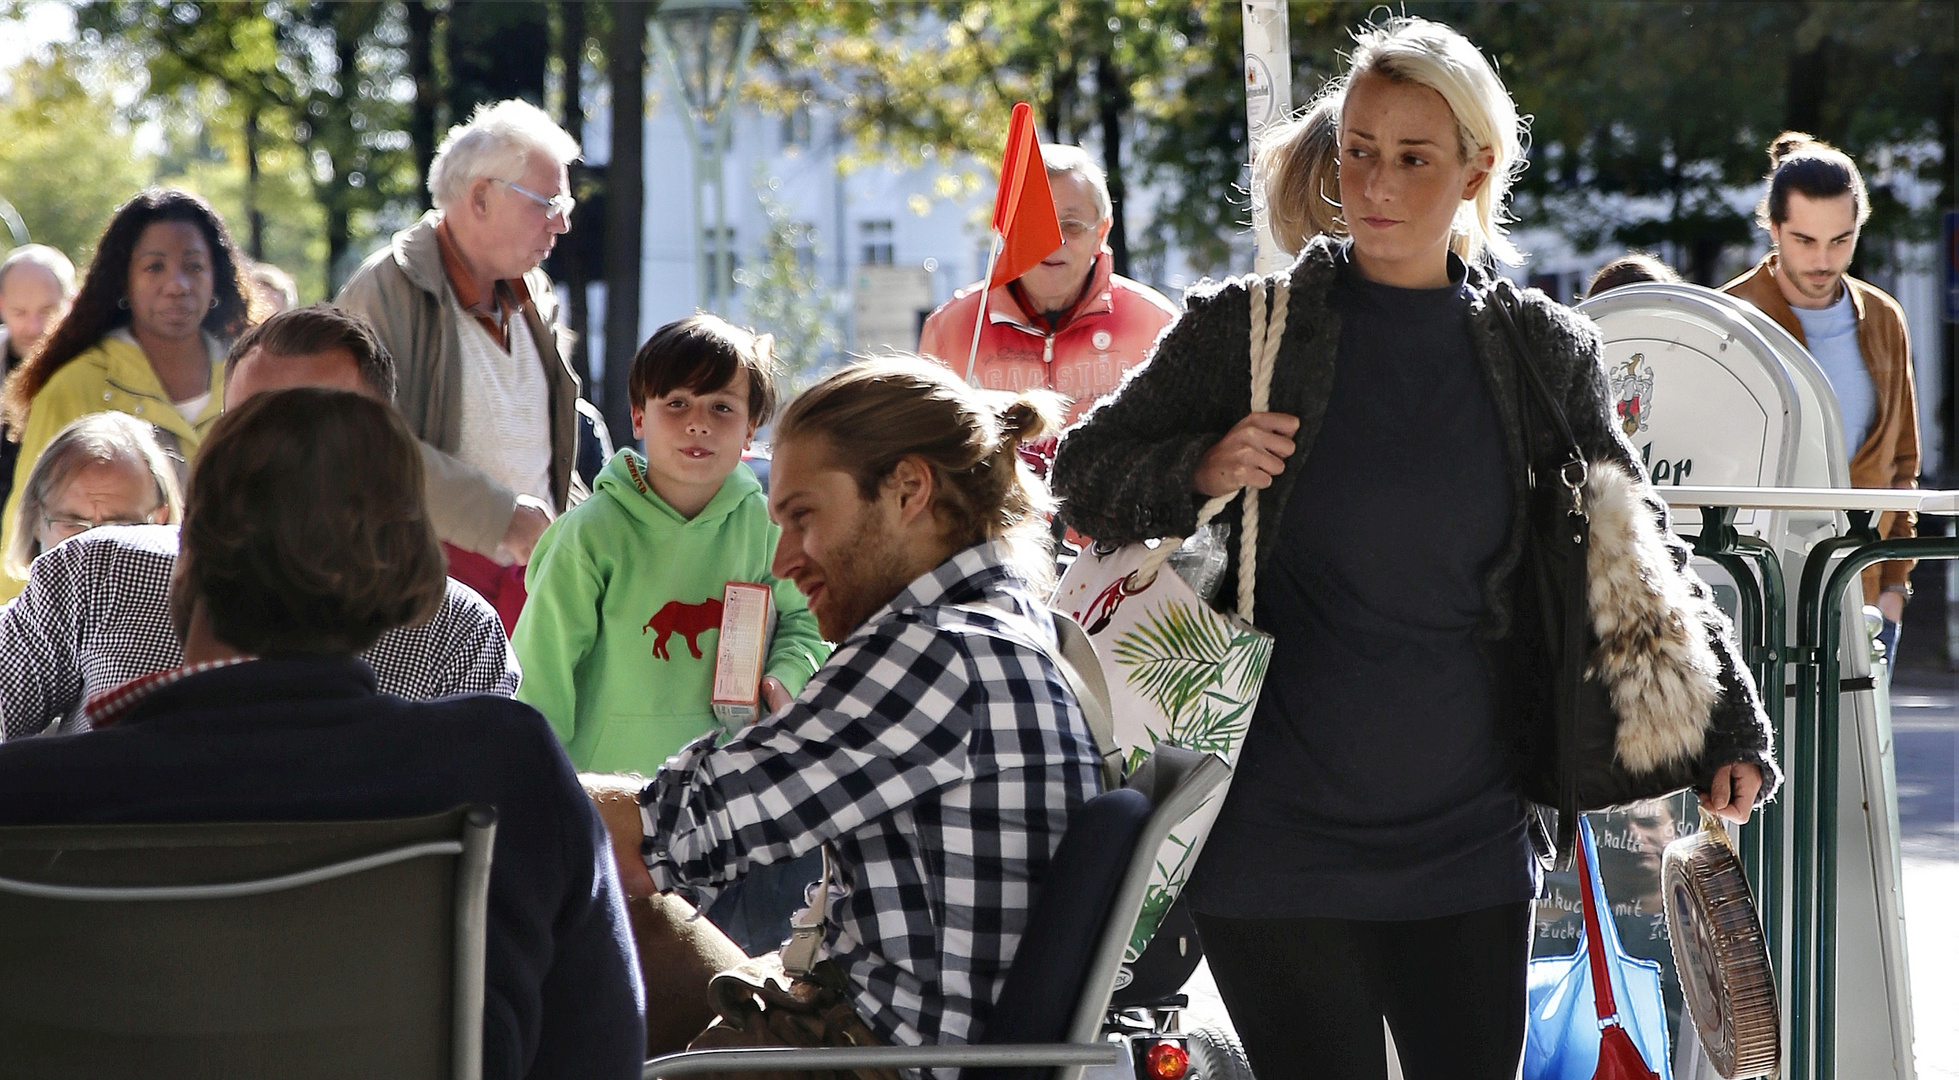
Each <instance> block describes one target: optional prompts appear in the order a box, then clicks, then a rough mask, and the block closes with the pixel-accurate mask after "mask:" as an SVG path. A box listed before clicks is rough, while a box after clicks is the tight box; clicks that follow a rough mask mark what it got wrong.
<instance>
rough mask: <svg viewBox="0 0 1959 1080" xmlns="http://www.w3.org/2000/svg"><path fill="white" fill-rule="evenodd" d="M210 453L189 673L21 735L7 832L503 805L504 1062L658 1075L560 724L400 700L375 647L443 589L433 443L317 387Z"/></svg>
mask: <svg viewBox="0 0 1959 1080" xmlns="http://www.w3.org/2000/svg"><path fill="white" fill-rule="evenodd" d="M206 449H207V450H208V451H209V452H208V453H206V454H204V455H202V456H200V458H199V460H198V462H197V466H196V469H195V471H194V472H193V473H192V476H191V483H190V490H189V500H188V504H187V505H186V507H185V513H184V525H183V532H182V535H183V551H182V553H181V555H180V556H179V557H178V560H177V563H176V571H175V576H174V577H173V578H172V581H171V589H170V599H171V614H172V619H173V621H174V622H175V624H176V627H177V631H178V635H179V636H180V637H181V638H182V640H183V652H184V660H185V662H186V665H187V666H185V667H182V668H178V669H175V670H172V671H166V672H162V673H159V674H156V675H152V676H148V677H146V678H143V679H139V680H137V681H136V682H133V683H130V684H128V685H126V686H124V687H122V688H121V689H119V690H116V691H114V692H112V693H109V694H105V695H102V696H101V697H99V698H97V699H95V700H94V701H91V702H90V703H89V718H90V720H91V722H92V725H93V726H94V727H95V728H97V729H98V730H97V731H94V732H92V733H90V734H88V735H83V736H78V737H71V738H50V739H29V740H24V741H21V742H15V743H9V744H6V745H4V746H0V824H41V823H57V822H72V821H79V820H84V819H86V820H93V821H149V822H194V821H249V820H286V821H300V820H315V821H320V820H324V821H334V820H359V819H368V818H377V817H397V816H408V815H416V814H426V813H433V812H437V811H440V810H445V809H448V808H450V807H454V806H456V805H459V804H463V803H489V804H491V805H493V806H495V807H496V808H497V811H498V823H497V833H496V846H495V850H494V855H493V863H492V866H493V869H492V870H491V873H490V903H489V927H488V934H487V962H486V965H485V972H484V975H485V984H486V992H485V1005H484V1017H483V1020H484V1023H483V1043H484V1053H483V1076H485V1077H524V1076H528V1077H557V1076H567V1077H568V1076H580V1077H587V1076H590V1077H622V1078H623V1077H628V1076H638V1075H639V1065H640V1060H641V1054H642V1052H643V1049H644V1042H643V1040H644V1018H643V1016H642V1014H641V1008H642V1007H641V1005H640V988H639V982H638V978H637V975H636V972H635V969H634V961H633V957H632V955H631V952H630V946H628V945H627V944H626V936H627V931H626V927H625V911H624V904H623V902H622V899H621V895H620V892H619V886H618V881H617V877H616V872H615V870H614V867H613V863H612V860H611V858H610V857H609V855H608V853H607V851H608V849H607V843H606V838H605V834H604V832H603V830H602V828H601V826H600V824H599V820H598V817H597V815H596V814H595V813H594V812H593V810H592V807H591V804H590V803H589V802H588V801H587V800H586V798H585V795H584V793H583V792H582V791H581V790H580V788H579V785H578V781H577V778H576V777H575V776H574V775H573V774H572V771H571V765H570V763H569V762H567V761H566V760H565V757H564V753H563V751H561V750H560V749H559V748H558V741H557V739H556V737H555V736H553V735H552V733H551V728H550V726H549V725H548V724H546V723H545V721H544V718H543V717H542V716H540V715H539V714H538V713H537V712H536V711H534V710H532V709H531V708H530V707H529V706H527V705H523V704H521V703H519V702H516V701H512V700H509V699H507V698H500V697H491V696H487V695H462V696H458V697H452V698H445V699H442V700H440V701H430V702H411V701H406V700H403V699H401V698H396V697H391V696H388V695H384V694H380V693H378V692H377V691H376V689H375V682H374V672H373V670H372V669H370V668H369V667H368V666H367V664H366V663H364V662H363V661H361V660H360V659H359V658H358V657H357V655H356V654H357V653H359V652H361V651H362V650H365V649H367V648H369V647H370V646H372V645H373V644H374V643H375V641H376V640H377V639H379V638H380V636H381V635H382V634H383V633H384V632H386V631H388V630H390V629H393V628H395V627H398V626H401V625H403V624H405V623H410V622H415V621H419V620H424V619H427V618H428V617H429V616H430V615H431V614H432V613H433V612H434V611H435V610H436V608H437V606H438V605H439V604H440V603H441V602H442V597H443V594H444V589H445V575H444V571H443V558H442V551H441V548H440V547H439V546H438V544H437V542H436V538H435V531H434V529H433V528H431V526H430V524H429V520H428V511H427V507H426V503H425V501H424V498H423V492H422V487H423V474H422V464H421V454H420V451H419V449H418V447H417V444H416V441H415V438H414V436H413V435H412V434H410V433H409V431H408V428H407V426H406V425H405V424H404V423H403V422H402V420H401V418H400V416H399V415H397V414H396V413H395V411H394V410H393V409H392V408H390V407H389V406H388V405H386V404H384V403H382V402H380V401H376V400H374V399H372V398H370V397H367V396H365V395H362V394H355V393H350V392H346V391H338V390H321V389H312V388H306V389H294V390H283V391H278V392H273V393H266V394H261V395H258V396H257V397H254V398H252V399H251V400H250V401H248V402H246V403H245V404H244V405H243V406H241V407H240V408H239V409H237V410H236V411H235V412H229V413H226V414H225V416H224V417H223V419H221V420H219V421H218V423H217V425H216V426H215V427H214V428H213V430H212V433H211V438H210V440H209V442H208V444H207V447H206ZM348 1037H349V1038H351V1039H357V1038H359V1037H360V1033H359V1032H350V1033H348Z"/></svg>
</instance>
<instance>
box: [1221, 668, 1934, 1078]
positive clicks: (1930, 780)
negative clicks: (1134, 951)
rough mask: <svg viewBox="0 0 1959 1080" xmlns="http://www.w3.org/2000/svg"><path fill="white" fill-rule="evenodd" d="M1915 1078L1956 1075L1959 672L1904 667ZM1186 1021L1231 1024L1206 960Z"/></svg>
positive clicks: (1898, 686) (1897, 715)
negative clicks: (1917, 669) (1950, 672)
mask: <svg viewBox="0 0 1959 1080" xmlns="http://www.w3.org/2000/svg"><path fill="white" fill-rule="evenodd" d="M1891 716H1892V720H1891V730H1892V735H1893V737H1894V739H1895V740H1896V746H1897V763H1898V821H1899V825H1900V828H1901V830H1902V837H1901V841H1900V847H1901V848H1902V850H1903V852H1904V862H1905V867H1904V869H1905V927H1906V934H1907V936H1908V939H1909V948H1910V950H1911V958H1910V963H1911V995H1912V1011H1913V1014H1914V1015H1913V1029H1914V1031H1915V1032H1916V1035H1917V1040H1918V1045H1917V1051H1918V1053H1917V1057H1918V1076H1919V1080H1959V674H1945V673H1942V672H1935V671H1916V670H1912V669H1909V668H1907V669H1905V670H1903V671H1900V672H1899V673H1898V675H1897V678H1896V679H1895V680H1894V681H1893V683H1892V687H1891ZM1184 992H1185V993H1187V994H1189V995H1190V1011H1189V1012H1187V1013H1186V1014H1185V1015H1184V1026H1185V1027H1186V1028H1194V1027H1197V1026H1198V1025H1200V1024H1204V1023H1216V1024H1220V1025H1223V1026H1226V1027H1228V1026H1229V1025H1230V1023H1231V1020H1230V1017H1229V1016H1227V1015H1226V1014H1225V1011H1224V1002H1223V1001H1222V1000H1220V999H1219V998H1218V992H1217V986H1216V984H1215V983H1214V982H1213V981H1212V979H1211V972H1210V968H1209V967H1207V966H1205V967H1199V968H1198V969H1197V972H1196V974H1195V975H1193V976H1192V977H1191V980H1190V984H1189V985H1188V986H1186V987H1185V988H1184Z"/></svg>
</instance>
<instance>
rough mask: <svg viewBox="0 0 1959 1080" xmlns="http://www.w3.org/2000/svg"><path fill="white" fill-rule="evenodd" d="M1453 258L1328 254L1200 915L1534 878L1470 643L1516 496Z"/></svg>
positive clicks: (1346, 906)
mask: <svg viewBox="0 0 1959 1080" xmlns="http://www.w3.org/2000/svg"><path fill="white" fill-rule="evenodd" d="M1451 266H1452V268H1453V270H1454V275H1453V277H1454V283H1453V284H1452V285H1450V286H1449V287H1447V288H1441V289H1399V288H1393V287H1390V286H1386V285H1378V284H1374V283H1371V282H1368V281H1365V280H1363V279H1362V278H1361V277H1360V276H1359V275H1358V274H1357V273H1355V272H1354V270H1353V267H1352V265H1351V264H1350V263H1347V262H1346V261H1345V260H1344V259H1343V260H1342V266H1341V269H1340V273H1339V277H1338V279H1337V281H1336V284H1335V286H1334V289H1333V294H1332V296H1331V297H1330V302H1331V305H1332V306H1333V308H1334V309H1335V310H1337V311H1338V312H1339V313H1340V316H1341V322H1340V339H1339V346H1338V351H1337V353H1336V354H1335V361H1334V365H1333V385H1332V392H1331V395H1330V397H1329V399H1328V401H1327V407H1326V414H1325V417H1324V419H1323V420H1322V422H1321V426H1320V430H1319V434H1318V438H1317V439H1316V440H1315V441H1314V443H1313V445H1312V448H1311V450H1310V451H1307V452H1302V453H1301V454H1299V455H1298V456H1296V457H1295V458H1294V459H1293V460H1292V461H1291V462H1289V463H1288V471H1293V470H1297V479H1296V480H1295V481H1294V483H1295V486H1294V488H1293V491H1292V497H1291V498H1290V499H1288V500H1287V501H1286V504H1285V513H1284V517H1283V519H1282V520H1281V521H1280V522H1278V523H1277V527H1278V529H1279V536H1278V543H1277V544H1276V545H1275V546H1274V548H1273V552H1272V555H1271V557H1270V559H1268V560H1267V562H1266V563H1265V565H1264V566H1263V567H1262V568H1261V570H1260V573H1259V577H1258V618H1257V622H1258V625H1259V626H1262V627H1266V628H1268V629H1270V630H1271V631H1272V632H1273V634H1274V635H1275V637H1276V641H1275V642H1274V649H1273V654H1272V666H1271V669H1270V672H1269V674H1268V675H1267V677H1266V681H1265V686H1264V690H1263V693H1262V694H1261V695H1260V697H1259V703H1258V711H1257V713H1256V715H1255V717H1254V719H1253V721H1252V724H1251V729H1250V732H1249V733H1248V734H1247V736H1246V741H1245V748H1244V751H1243V754H1242V756H1241V758H1240V760H1239V766H1238V776H1237V779H1236V780H1235V781H1234V782H1233V784H1232V787H1231V794H1230V796H1229V798H1228V799H1227V801H1226V803H1225V807H1224V809H1223V812H1222V813H1221V814H1220V816H1219V819H1218V823H1217V825H1216V827H1215V828H1214V830H1213V831H1212V834H1211V838H1210V842H1209V844H1208V846H1207V847H1206V848H1205V851H1204V856H1203V859H1202V861H1201V862H1200V864H1199V868H1198V871H1197V873H1196V874H1195V875H1194V876H1193V878H1192V882H1191V892H1192V895H1191V902H1192V904H1193V905H1194V906H1195V907H1196V908H1197V910H1199V911H1202V912H1204V913H1206V914H1210V915H1219V916H1225V917H1235V918H1286V917H1321V918H1346V919H1421V918H1432V917H1438V916H1443V915H1452V914H1457V913H1460V912H1465V911H1472V910H1476V909H1479V908H1484V907H1491V906H1495V905H1497V904H1503V903H1509V902H1514V901H1518V900H1523V899H1526V898H1528V897H1529V896H1530V895H1531V893H1532V891H1533V885H1534V882H1533V879H1532V874H1531V871H1530V863H1529V859H1530V847H1529V842H1528V838H1527V836H1526V834H1525V831H1524V804H1523V801H1522V800H1521V798H1520V797H1519V796H1518V794H1517V791H1516V786H1515V780H1514V764H1513V762H1512V761H1511V759H1510V757H1509V755H1508V753H1507V752H1506V751H1505V749H1504V741H1505V740H1504V739H1503V737H1502V735H1501V733H1500V732H1499V729H1498V708H1497V702H1496V699H1495V690H1494V687H1493V685H1492V679H1491V672H1490V668H1489V664H1488V662H1487V660H1486V658H1485V657H1484V655H1483V651H1482V648H1481V646H1480V644H1479V640H1478V637H1477V629H1478V627H1479V626H1481V625H1482V624H1483V623H1484V622H1485V621H1486V620H1487V619H1488V617H1489V607H1488V604H1487V602H1486V600H1485V598H1484V594H1483V588H1482V580H1483V575H1484V573H1485V571H1486V570H1487V568H1488V566H1489V564H1490V563H1491V562H1492V561H1493V560H1494V559H1495V558H1496V557H1497V555H1498V553H1499V551H1500V550H1501V549H1502V547H1503V544H1504V540H1505V537H1506V535H1507V530H1508V528H1509V525H1510V518H1511V509H1512V495H1511V490H1510V482H1509V476H1508V466H1507V464H1506V461H1505V458H1504V448H1503V432H1502V428H1501V426H1500V424H1499V420H1498V416H1497V409H1496V402H1495V399H1494V397H1493V396H1492V394H1491V391H1490V387H1489V384H1488V381H1487V380H1486V379H1485V377H1484V374H1483V370H1482V367H1481V365H1479V364H1478V363H1477V361H1476V357H1475V355H1474V353H1473V352H1472V351H1471V349H1470V336H1469V309H1470V304H1471V300H1472V295H1471V292H1470V290H1469V288H1468V287H1467V286H1465V285H1464V284H1463V277H1464V268H1463V266H1462V264H1461V263H1460V262H1457V261H1455V260H1453V259H1452V260H1451ZM1268 527H1270V526H1268Z"/></svg>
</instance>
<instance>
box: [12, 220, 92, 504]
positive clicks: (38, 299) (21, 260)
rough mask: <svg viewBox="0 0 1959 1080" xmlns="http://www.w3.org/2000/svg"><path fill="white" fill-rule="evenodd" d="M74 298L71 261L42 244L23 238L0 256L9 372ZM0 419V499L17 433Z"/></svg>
mask: <svg viewBox="0 0 1959 1080" xmlns="http://www.w3.org/2000/svg"><path fill="white" fill-rule="evenodd" d="M74 299H75V264H74V263H71V262H69V261H68V256H66V255H63V254H62V253H61V252H59V251H56V250H55V249H53V248H51V247H49V246H47V245H46V244H22V245H21V246H19V247H17V248H15V249H13V250H12V251H10V252H8V253H7V257H6V259H5V260H4V261H0V359H5V360H6V362H7V374H9V375H12V374H13V373H14V369H15V368H17V367H19V366H20V364H21V361H23V360H26V359H27V357H28V356H29V355H30V354H32V353H33V352H34V350H35V349H37V348H39V347H40V345H41V341H42V339H44V338H46V337H47V336H48V331H50V330H52V329H54V324H55V323H58V322H60V321H61V317H62V316H63V315H66V314H68V305H69V303H71V302H72V301H73V300H74ZM5 431H6V429H5V427H4V425H0V499H5V498H6V497H7V494H8V493H9V492H10V491H12V490H13V486H14V461H15V459H16V458H18V457H19V456H20V442H19V441H18V439H19V433H18V432H16V433H15V434H14V437H13V438H7V437H6V435H5Z"/></svg>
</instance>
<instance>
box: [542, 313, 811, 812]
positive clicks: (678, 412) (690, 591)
mask: <svg viewBox="0 0 1959 1080" xmlns="http://www.w3.org/2000/svg"><path fill="white" fill-rule="evenodd" d="M769 346H770V339H769V338H767V337H761V338H758V337H757V336H756V335H755V334H754V333H752V332H750V331H748V330H744V329H741V328H739V327H736V326H733V325H730V324H729V323H727V322H725V321H723V320H721V319H719V318H716V317H715V316H713V315H694V316H691V317H689V318H685V319H681V320H680V321H678V322H673V323H669V324H667V325H666V326H663V327H661V328H660V329H659V330H658V331H657V332H656V333H654V335H653V336H652V337H651V338H649V339H647V342H646V344H645V345H643V346H641V347H640V350H639V354H638V355H637V356H635V357H633V370H632V376H631V381H630V383H629V386H630V390H631V393H632V400H633V410H632V411H633V435H634V437H636V438H642V439H644V440H645V441H646V454H645V455H644V456H642V455H640V454H639V453H638V452H637V451H635V450H632V449H625V450H621V451H619V452H618V453H617V454H615V455H613V457H612V460H611V461H609V462H607V463H606V466H605V470H604V471H603V472H601V473H600V474H599V480H598V484H597V485H596V490H594V491H593V493H592V497H591V498H590V499H587V500H586V501H585V502H583V503H581V504H579V505H578V506H576V507H573V508H572V509H571V510H569V511H567V512H566V513H565V514H564V515H563V516H562V517H560V518H558V520H557V521H556V522H554V523H553V524H552V525H551V527H550V528H548V529H546V530H545V531H544V535H543V537H541V538H540V539H539V540H538V542H537V547H536V549H535V550H534V551H533V552H532V553H531V562H530V568H529V570H528V571H527V572H526V574H525V577H524V585H525V588H526V589H527V590H529V592H530V599H529V601H528V602H527V603H526V604H525V605H524V613H523V615H522V617H520V618H519V619H518V620H517V630H516V632H515V633H514V634H513V635H512V636H511V646H512V648H513V649H514V650H515V651H516V653H517V657H518V659H519V661H520V662H521V663H522V665H523V669H524V679H523V683H522V685H521V686H520V687H519V688H518V690H517V698H518V700H520V701H524V702H526V703H528V704H530V705H532V706H533V707H535V708H536V709H537V710H538V711H539V712H541V713H543V714H544V715H545V717H546V718H547V719H549V720H550V721H551V726H552V728H553V729H555V730H556V731H557V733H558V739H559V741H561V742H563V743H564V745H565V752H566V754H567V755H568V756H569V757H570V758H571V761H572V764H573V765H575V766H576V767H577V768H578V769H579V770H580V771H596V772H643V773H652V772H653V771H654V770H656V769H658V768H659V767H660V763H661V762H663V761H665V760H666V759H667V758H668V757H669V756H671V755H672V754H674V753H675V752H677V751H679V750H680V748H681V747H683V746H685V745H687V744H688V743H689V742H692V741H693V740H694V739H696V738H699V737H700V736H701V735H703V734H705V733H706V732H708V731H711V730H714V729H715V728H716V727H717V726H718V721H716V719H715V717H714V711H713V709H712V708H711V706H710V704H709V698H710V696H711V691H712V687H713V682H714V658H715V651H716V645H717V643H718V642H719V640H720V636H721V635H720V627H721V597H722V590H723V588H724V587H725V586H726V585H727V583H728V582H730V581H750V582H759V583H762V584H766V585H768V586H770V588H771V590H772V592H773V594H774V596H775V609H776V623H775V635H774V637H773V639H772V640H771V642H770V645H769V655H768V662H767V664H766V665H765V667H764V671H765V672H766V673H767V675H768V676H769V678H771V679H774V680H776V681H777V682H778V683H779V684H780V686H779V687H775V686H770V687H767V688H766V690H765V693H764V698H765V702H764V705H765V709H766V708H767V707H772V705H773V704H774V703H773V702H770V701H767V700H766V699H767V698H769V697H776V698H778V699H780V700H787V699H788V698H789V697H793V696H794V695H795V694H798V693H801V692H802V689H803V684H804V683H806V682H808V681H809V677H810V676H811V675H813V674H814V673H815V672H816V669H817V668H818V667H820V666H821V665H822V663H823V661H824V660H825V659H827V658H828V656H829V652H830V647H829V646H828V645H826V644H825V643H824V642H823V639H822V637H821V635H819V634H818V633H817V630H816V619H815V617H814V616H812V615H811V614H810V612H809V607H808V605H807V604H806V603H805V602H804V600H803V596H802V594H801V593H800V592H798V591H797V589H796V587H795V585H793V584H791V583H790V582H787V581H779V580H777V579H776V578H774V577H773V576H771V575H770V574H769V562H770V560H771V559H772V558H773V557H774V555H775V546H776V540H777V538H778V537H779V536H780V534H781V530H780V529H778V528H777V527H776V526H775V524H774V523H773V522H771V521H770V520H769V514H768V501H767V500H766V499H765V498H764V497H763V495H762V485H761V483H760V482H759V481H757V480H756V478H755V474H754V473H753V472H751V471H750V470H749V468H748V466H747V465H745V464H743V463H742V461H741V454H742V451H743V450H745V449H747V447H748V444H749V442H750V440H752V439H753V438H754V436H755V429H756V428H757V427H759V426H761V425H762V424H764V423H767V422H768V419H769V416H770V414H771V413H772V412H773V411H774V409H775V387H774V381H773V374H774V373H773V367H774V365H773V362H772V360H771V358H770V355H769Z"/></svg>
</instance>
